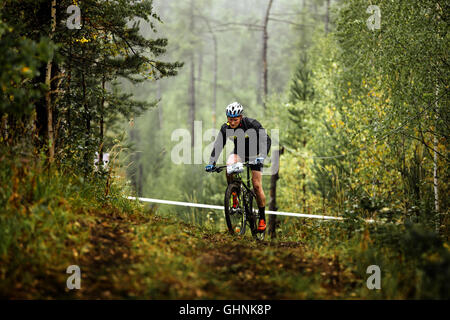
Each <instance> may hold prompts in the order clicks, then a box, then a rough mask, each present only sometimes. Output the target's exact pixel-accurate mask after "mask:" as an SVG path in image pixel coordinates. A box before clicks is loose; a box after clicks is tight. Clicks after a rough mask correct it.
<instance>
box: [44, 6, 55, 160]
mask: <svg viewBox="0 0 450 320" xmlns="http://www.w3.org/2000/svg"><path fill="white" fill-rule="evenodd" d="M50 13H51V31H50V40H52V39H53V36H54V33H55V28H56V0H52V6H51V10H50ZM52 60H53V58H50V59H49V61H48V62H47V67H46V73H45V84H46V85H47V88H48V89H47V92H46V93H45V104H46V108H47V133H48V162H49V163H52V162H53V160H54V158H55V142H54V139H53V138H54V132H53V107H52V98H51V90H52V87H51V77H52Z"/></svg>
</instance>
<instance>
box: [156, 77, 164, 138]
mask: <svg viewBox="0 0 450 320" xmlns="http://www.w3.org/2000/svg"><path fill="white" fill-rule="evenodd" d="M157 83H158V87H157V89H156V90H157V91H156V99H157V100H158V101H159V102H158V129H159V130H161V129H162V124H163V109H162V105H161V80H159V81H157Z"/></svg>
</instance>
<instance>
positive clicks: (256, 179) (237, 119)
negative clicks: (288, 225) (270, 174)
mask: <svg viewBox="0 0 450 320" xmlns="http://www.w3.org/2000/svg"><path fill="white" fill-rule="evenodd" d="M243 111H244V108H243V107H242V105H241V104H240V103H238V102H233V103H232V104H230V105H228V106H227V108H226V115H227V120H228V122H227V123H224V124H223V125H222V127H221V128H220V132H219V134H218V135H217V138H216V141H215V142H214V148H213V150H212V152H211V158H210V160H209V164H208V165H207V166H206V167H205V169H206V171H208V172H211V171H213V169H214V167H215V165H216V161H217V159H218V158H219V156H220V153H221V152H222V150H223V147H224V146H225V144H226V138H230V139H232V140H233V142H234V150H233V152H232V153H231V154H230V155H229V156H228V160H227V165H230V164H233V163H236V162H241V161H242V159H244V161H245V162H246V161H249V160H250V159H254V160H255V161H254V162H255V164H252V165H250V169H251V171H252V184H253V189H254V191H255V194H256V202H257V203H258V209H259V223H258V231H259V232H263V231H264V230H266V216H265V207H266V197H265V195H264V190H263V187H262V172H261V169H262V167H263V162H264V158H265V157H267V154H268V153H269V150H270V145H271V142H272V141H271V139H270V137H269V136H268V135H267V133H266V130H264V128H263V127H262V125H261V124H260V123H259V122H258V121H257V120H255V119H251V118H248V117H244V116H243ZM231 181H232V175H228V173H227V182H228V183H230V182H231ZM236 200H237V199H236V198H234V199H233V204H235V202H236Z"/></svg>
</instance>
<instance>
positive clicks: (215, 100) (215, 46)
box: [212, 33, 218, 128]
mask: <svg viewBox="0 0 450 320" xmlns="http://www.w3.org/2000/svg"><path fill="white" fill-rule="evenodd" d="M212 37H213V43H214V83H213V86H214V87H213V103H212V120H213V128H215V127H216V108H217V68H218V52H217V38H216V35H215V34H214V33H212Z"/></svg>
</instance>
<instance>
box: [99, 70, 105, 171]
mask: <svg viewBox="0 0 450 320" xmlns="http://www.w3.org/2000/svg"><path fill="white" fill-rule="evenodd" d="M105 82H106V79H105V76H104V75H103V77H102V92H103V93H102V100H101V103H100V150H99V153H98V157H99V159H98V167H99V168H103V144H104V138H103V136H104V133H103V127H104V119H103V114H104V113H105V110H104V109H105Z"/></svg>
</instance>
